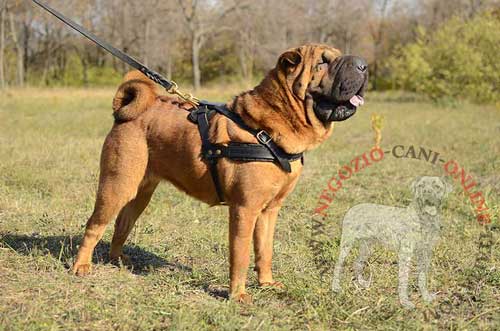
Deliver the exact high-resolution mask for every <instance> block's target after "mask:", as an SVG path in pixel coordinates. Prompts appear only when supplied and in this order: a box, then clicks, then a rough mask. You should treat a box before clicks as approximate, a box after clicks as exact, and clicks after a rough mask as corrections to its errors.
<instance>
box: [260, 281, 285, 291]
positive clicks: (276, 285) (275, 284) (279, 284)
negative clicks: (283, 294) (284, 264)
mask: <svg viewBox="0 0 500 331" xmlns="http://www.w3.org/2000/svg"><path fill="white" fill-rule="evenodd" d="M259 286H260V287H264V288H275V289H284V288H285V285H283V283H282V282H276V281H274V282H263V283H260V284H259Z"/></svg>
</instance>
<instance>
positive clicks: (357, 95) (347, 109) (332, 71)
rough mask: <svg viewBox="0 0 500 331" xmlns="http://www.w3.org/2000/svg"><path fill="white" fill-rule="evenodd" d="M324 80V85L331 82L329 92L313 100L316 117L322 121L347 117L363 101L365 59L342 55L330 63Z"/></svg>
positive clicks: (340, 119)
mask: <svg viewBox="0 0 500 331" xmlns="http://www.w3.org/2000/svg"><path fill="white" fill-rule="evenodd" d="M330 77H333V81H331V80H330ZM326 80H327V83H326V85H330V84H331V85H330V86H331V88H330V89H329V90H330V93H329V95H327V96H325V95H320V96H318V98H317V99H316V100H315V107H314V111H315V114H316V117H317V118H318V119H319V120H321V121H322V122H340V121H345V120H347V119H349V118H350V117H352V116H353V115H354V114H355V113H356V111H357V109H358V107H361V106H362V105H363V104H364V103H365V100H364V98H363V94H364V91H365V89H366V86H367V83H368V65H367V64H366V61H365V60H364V59H362V58H360V57H357V56H342V57H340V58H339V59H338V60H337V61H335V62H334V63H332V65H331V66H330V68H329V72H328V78H327V79H326Z"/></svg>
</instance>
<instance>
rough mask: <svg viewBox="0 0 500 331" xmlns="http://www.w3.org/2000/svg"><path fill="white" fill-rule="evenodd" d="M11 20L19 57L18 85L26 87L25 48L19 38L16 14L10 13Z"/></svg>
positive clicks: (11, 28) (11, 29)
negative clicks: (15, 19)
mask: <svg viewBox="0 0 500 331" xmlns="http://www.w3.org/2000/svg"><path fill="white" fill-rule="evenodd" d="M9 20H10V32H11V34H12V40H13V41H14V45H15V46H16V57H17V84H18V85H19V86H21V87H22V86H24V55H23V47H22V45H21V42H20V41H19V38H18V37H17V32H16V25H15V22H14V14H12V13H9Z"/></svg>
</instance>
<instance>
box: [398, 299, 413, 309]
mask: <svg viewBox="0 0 500 331" xmlns="http://www.w3.org/2000/svg"><path fill="white" fill-rule="evenodd" d="M401 305H403V307H405V308H406V309H415V304H414V303H413V302H411V301H410V300H401Z"/></svg>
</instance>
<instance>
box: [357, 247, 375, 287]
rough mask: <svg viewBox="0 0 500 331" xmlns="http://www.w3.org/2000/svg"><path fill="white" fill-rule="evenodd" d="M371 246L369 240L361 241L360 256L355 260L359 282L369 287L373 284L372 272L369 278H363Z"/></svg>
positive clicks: (362, 285)
mask: <svg viewBox="0 0 500 331" xmlns="http://www.w3.org/2000/svg"><path fill="white" fill-rule="evenodd" d="M370 253H371V246H370V243H369V242H368V241H363V242H361V245H360V246H359V256H358V258H357V259H356V262H354V272H355V273H356V277H357V279H358V283H359V285H360V286H361V287H364V288H369V287H370V284H371V278H372V275H371V273H370V278H369V279H368V280H366V279H364V278H363V270H364V268H365V265H366V261H367V260H368V258H369V257H370Z"/></svg>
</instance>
